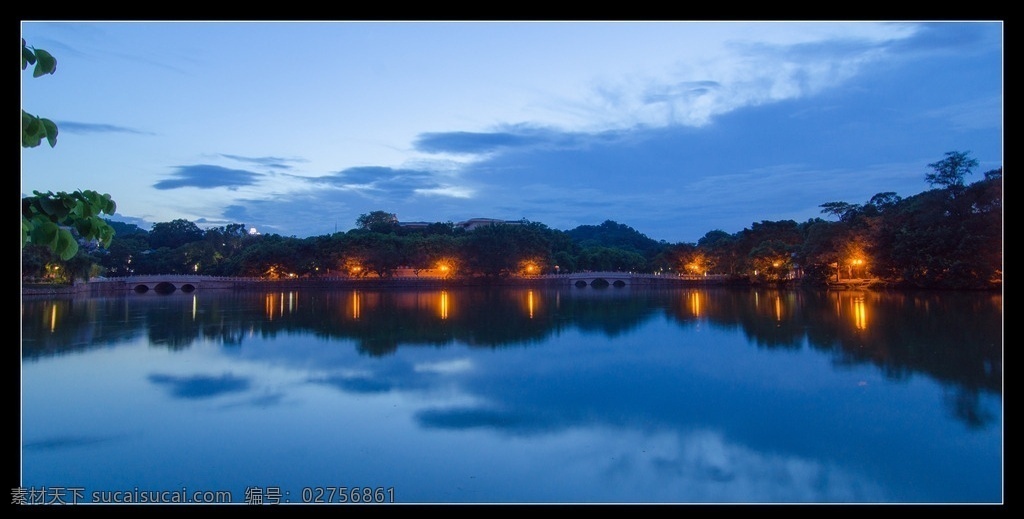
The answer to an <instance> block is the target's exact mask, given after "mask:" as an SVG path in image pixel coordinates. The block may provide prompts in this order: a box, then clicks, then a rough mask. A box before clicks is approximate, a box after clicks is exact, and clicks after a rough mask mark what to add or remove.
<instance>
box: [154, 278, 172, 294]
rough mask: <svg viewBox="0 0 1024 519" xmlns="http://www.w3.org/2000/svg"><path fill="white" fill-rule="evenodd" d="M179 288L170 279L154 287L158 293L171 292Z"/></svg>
mask: <svg viewBox="0 0 1024 519" xmlns="http://www.w3.org/2000/svg"><path fill="white" fill-rule="evenodd" d="M177 289H178V287H176V286H174V284H173V283H171V282H169V281H161V282H159V283H157V284H156V286H155V287H153V291H154V292H156V293H158V294H170V293H171V292H174V291H175V290H177Z"/></svg>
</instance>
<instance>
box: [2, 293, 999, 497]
mask: <svg viewBox="0 0 1024 519" xmlns="http://www.w3.org/2000/svg"><path fill="white" fill-rule="evenodd" d="M22 327H23V338H22V390H23V394H22V486H23V487H24V488H25V489H29V490H36V491H39V490H42V489H49V490H47V491H48V492H51V493H52V492H53V490H52V489H54V488H57V489H60V488H65V489H77V490H76V492H77V493H78V494H80V497H78V499H77V500H78V501H79V502H89V501H92V500H93V499H117V498H120V499H122V500H123V499H140V498H147V497H144V496H148V495H152V494H147V493H148V492H163V491H172V492H176V493H178V495H179V496H180V495H187V496H188V498H189V499H194V493H195V492H196V491H199V492H207V494H205V495H206V496H207V497H206V498H207V499H210V496H211V495H212V494H209V492H218V491H220V492H230V494H231V499H232V501H233V502H236V503H242V502H245V499H246V497H247V495H248V497H249V498H250V499H255V498H256V497H261V496H262V497H263V498H264V502H270V501H272V500H277V501H279V502H282V503H284V502H289V503H301V502H305V501H313V500H318V499H319V500H323V501H335V502H337V501H339V500H340V499H341V497H340V494H339V493H338V491H337V490H336V489H339V488H340V487H346V488H347V489H348V492H349V494H348V496H349V498H351V490H352V489H353V488H354V487H358V488H359V489H360V490H359V491H358V492H357V496H356V497H358V498H359V499H360V500H365V497H370V496H374V494H371V493H366V494H363V490H362V489H363V488H364V487H370V488H372V489H375V490H376V489H381V490H382V492H377V493H376V494H375V497H374V499H377V500H380V499H384V500H385V501H387V502H391V501H392V500H393V501H394V502H396V503H464V502H483V503H601V502H616V503H808V502H824V503H976V502H977V503H999V502H1002V500H1003V456H1002V443H1003V412H1002V408H1003V405H1002V386H1003V380H1002V345H1003V342H1002V341H1003V334H1002V296H1001V295H1000V294H989V293H985V294H974V293H972V294H949V293H941V294H935V293H872V292H800V291H773V290H764V289H761V290H746V289H744V290H736V289H710V290H707V289H671V290H670V289H665V290H651V289H644V290H640V289H630V288H628V287H627V288H615V287H609V288H607V289H603V290H601V289H594V288H589V287H588V288H583V289H580V288H575V287H567V288H565V289H560V290H555V289H533V290H528V289H510V288H505V289H482V288H478V289H457V290H445V291H442V290H421V291H412V290H410V291H373V290H339V291H313V290H307V291H302V290H300V291H278V292H248V293H243V292H217V291H208V292H203V291H199V292H194V293H191V294H184V293H180V292H177V293H174V294H170V295H158V294H154V293H149V294H143V295H136V294H132V295H128V296H125V297H113V298H58V299H28V298H26V299H24V300H23V304H22ZM114 492H118V494H116V495H115V494H114ZM247 492H248V494H247ZM165 496H166V497H171V498H173V496H172V495H170V494H165ZM223 496H224V494H220V497H219V498H218V499H221V500H222V499H223Z"/></svg>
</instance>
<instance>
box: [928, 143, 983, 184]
mask: <svg viewBox="0 0 1024 519" xmlns="http://www.w3.org/2000/svg"><path fill="white" fill-rule="evenodd" d="M970 153H971V152H969V151H963V152H961V151H947V152H946V158H944V159H942V160H940V161H938V162H932V163H931V164H928V167H929V168H932V172H931V173H928V174H926V175H925V176H924V179H925V181H927V182H928V184H929V185H932V186H935V185H939V186H944V187H949V188H962V187H963V186H964V177H965V176H967V175H970V174H971V172H972V171H973V170H974V168H976V167H978V160H977V159H972V158H970Z"/></svg>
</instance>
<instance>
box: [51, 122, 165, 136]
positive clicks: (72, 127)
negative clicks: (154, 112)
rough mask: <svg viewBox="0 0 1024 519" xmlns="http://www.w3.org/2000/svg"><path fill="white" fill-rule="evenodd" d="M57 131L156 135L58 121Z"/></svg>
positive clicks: (97, 125)
mask: <svg viewBox="0 0 1024 519" xmlns="http://www.w3.org/2000/svg"><path fill="white" fill-rule="evenodd" d="M56 124H57V131H59V132H67V133H81V134H88V133H130V134H134V135H156V134H155V133H153V132H144V131H142V130H136V129H134V128H128V127H125V126H116V125H113V124H102V123H79V122H74V121H56Z"/></svg>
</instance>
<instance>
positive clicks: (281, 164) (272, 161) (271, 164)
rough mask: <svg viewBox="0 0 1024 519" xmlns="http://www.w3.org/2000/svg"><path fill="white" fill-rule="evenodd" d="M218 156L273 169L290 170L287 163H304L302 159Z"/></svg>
mask: <svg viewBox="0 0 1024 519" xmlns="http://www.w3.org/2000/svg"><path fill="white" fill-rule="evenodd" d="M220 156H221V157H224V158H226V159H231V160H237V161H239V162H248V163H252V164H259V165H261V166H265V167H268V168H275V169H291V166H290V165H289V164H287V163H288V162H306V161H305V160H303V159H286V158H282V157H243V156H241V155H230V154H227V153H221V154H220Z"/></svg>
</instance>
